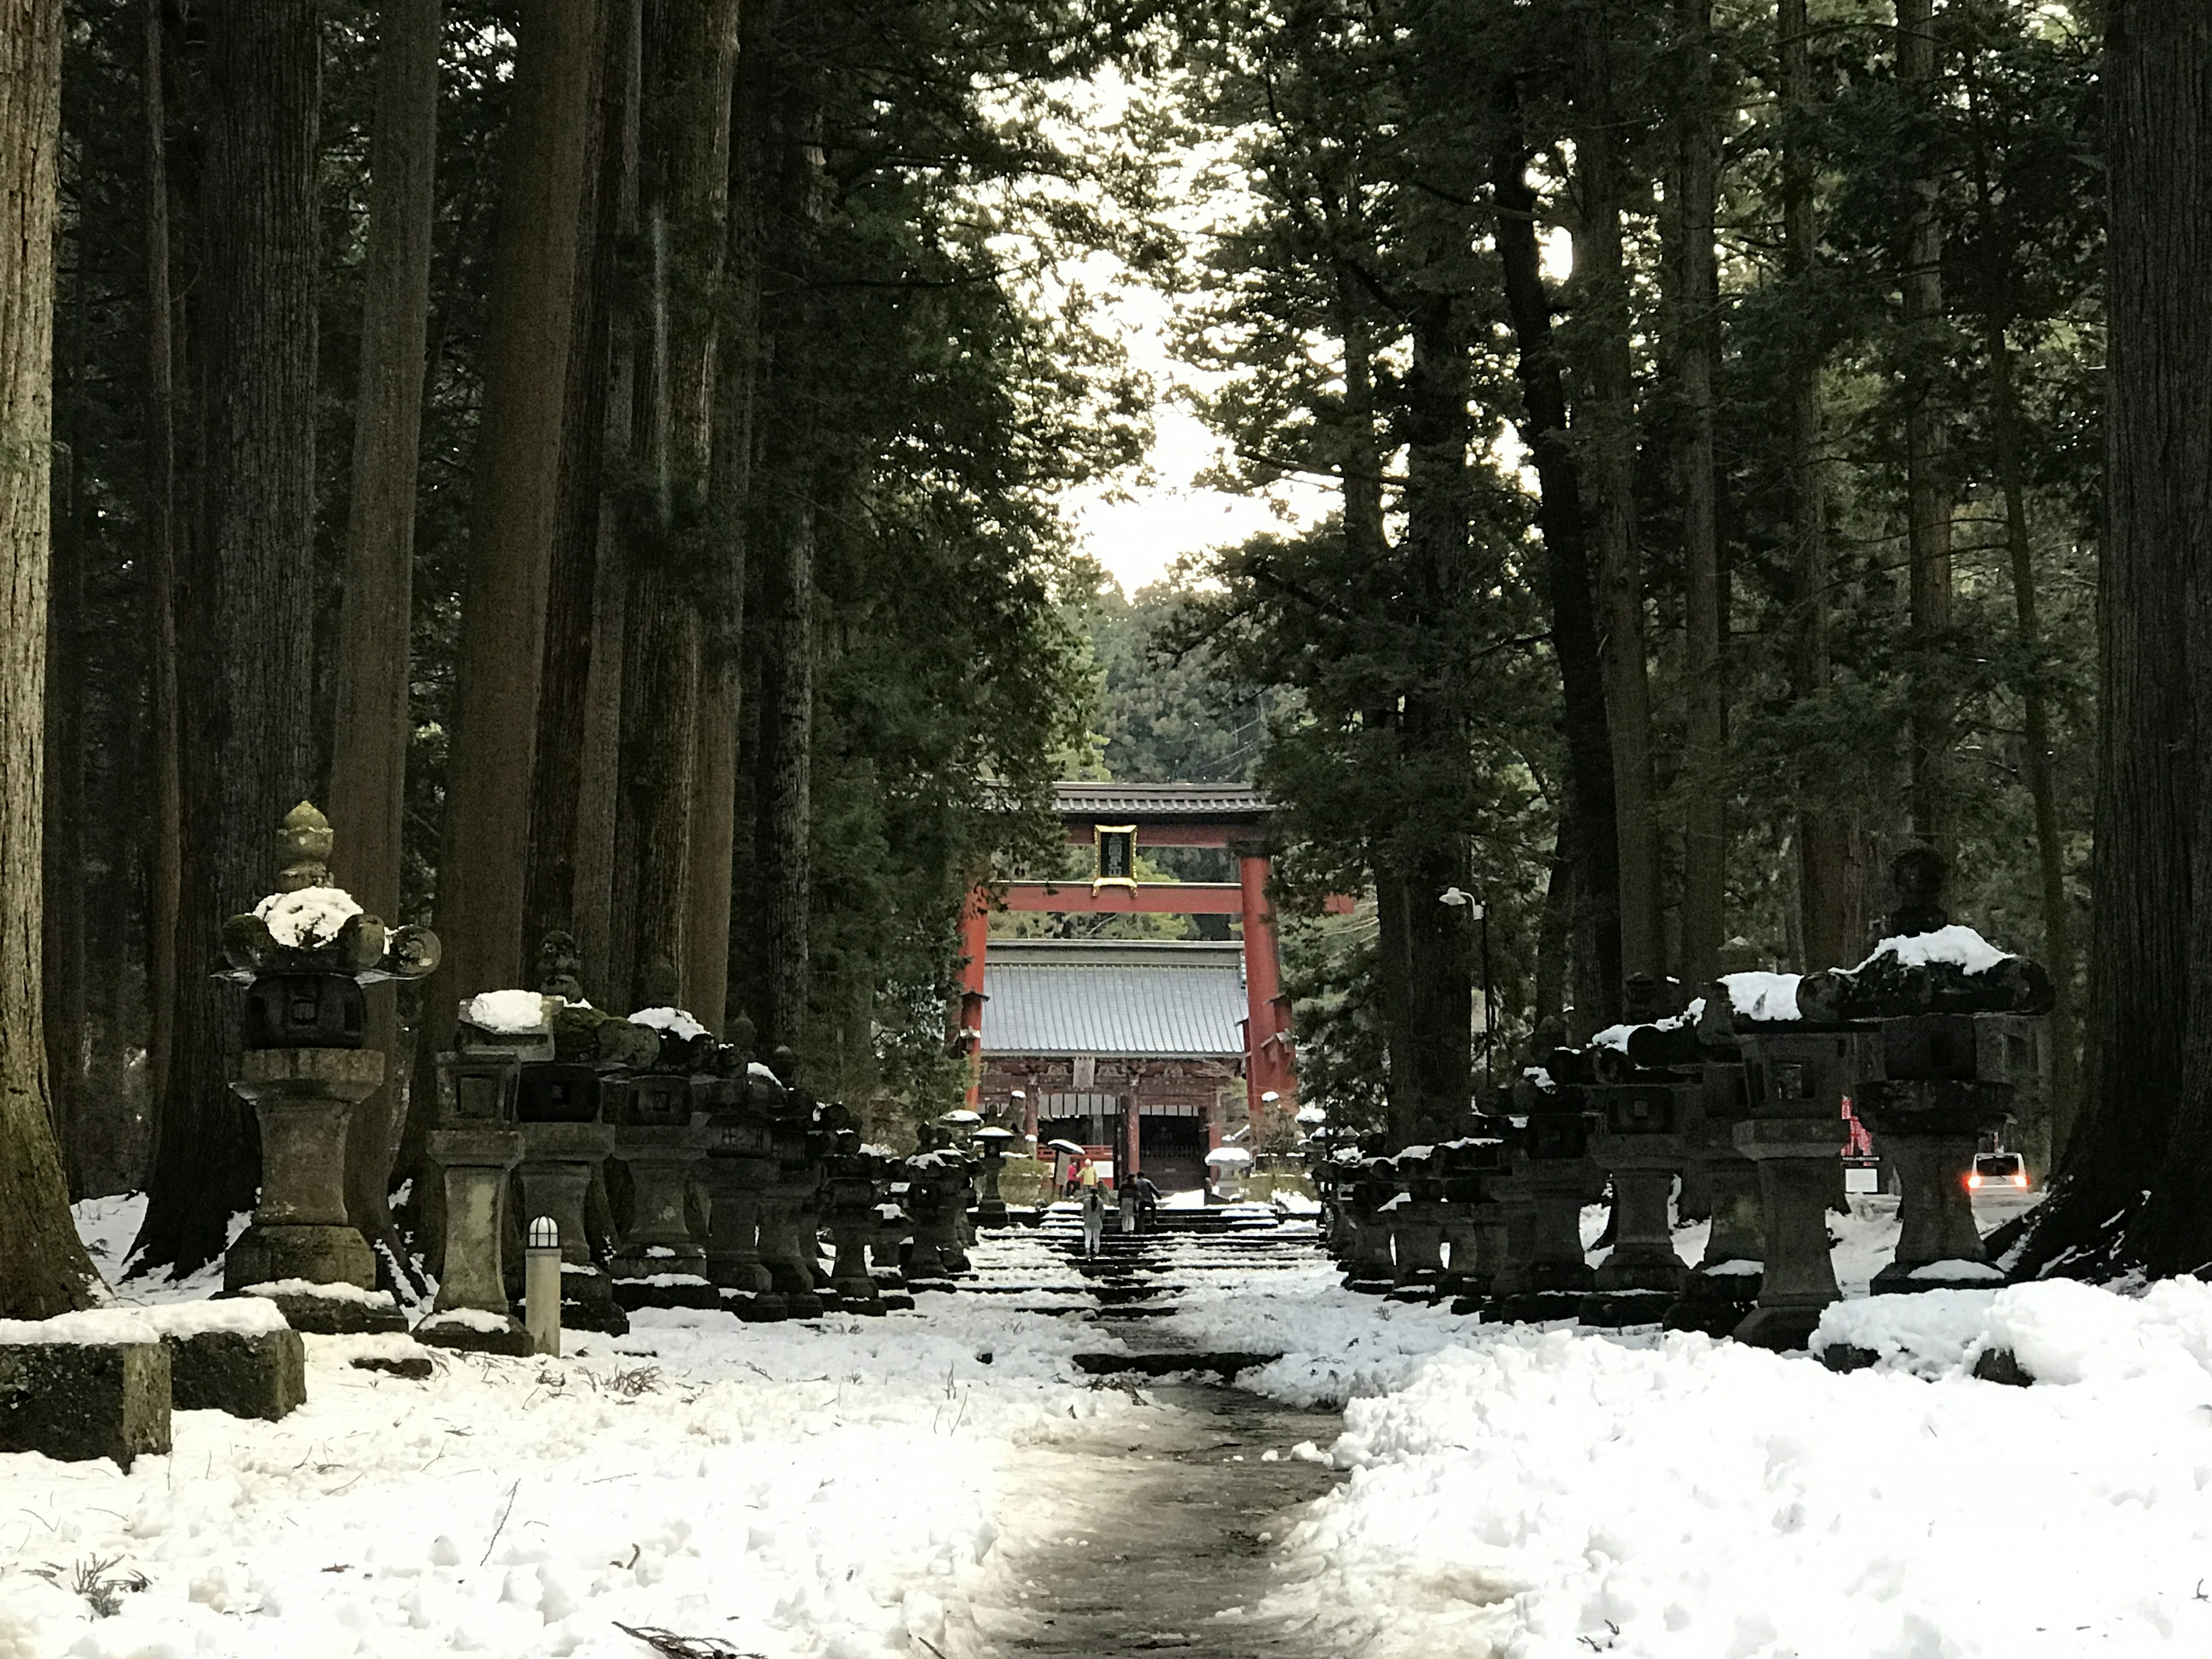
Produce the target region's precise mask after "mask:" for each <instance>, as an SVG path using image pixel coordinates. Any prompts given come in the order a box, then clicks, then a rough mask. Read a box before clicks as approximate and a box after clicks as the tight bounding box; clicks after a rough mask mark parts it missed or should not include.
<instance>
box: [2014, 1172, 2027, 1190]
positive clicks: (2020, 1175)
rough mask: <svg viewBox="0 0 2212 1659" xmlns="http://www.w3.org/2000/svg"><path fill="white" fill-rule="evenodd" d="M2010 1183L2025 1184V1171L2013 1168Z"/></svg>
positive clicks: (2017, 1185)
mask: <svg viewBox="0 0 2212 1659" xmlns="http://www.w3.org/2000/svg"><path fill="white" fill-rule="evenodd" d="M2012 1184H2013V1185H2014V1186H2015V1187H2025V1186H2027V1170H2014V1171H2013V1174H2012Z"/></svg>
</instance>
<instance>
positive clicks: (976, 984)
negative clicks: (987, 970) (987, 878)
mask: <svg viewBox="0 0 2212 1659" xmlns="http://www.w3.org/2000/svg"><path fill="white" fill-rule="evenodd" d="M990 943H991V910H990V894H989V893H988V891H987V890H985V889H984V888H981V887H975V888H971V889H969V893H968V908H966V909H965V910H963V911H962V912H961V915H960V949H961V952H962V960H961V963H960V1032H959V1036H958V1039H957V1040H958V1042H959V1043H960V1044H961V1045H962V1047H963V1048H965V1049H966V1051H967V1059H968V1109H969V1111H971V1112H972V1111H974V1110H975V1109H976V1108H977V1107H978V1106H979V1105H980V1104H981V1102H982V1098H983V953H984V952H985V951H987V950H988V949H989V948H990Z"/></svg>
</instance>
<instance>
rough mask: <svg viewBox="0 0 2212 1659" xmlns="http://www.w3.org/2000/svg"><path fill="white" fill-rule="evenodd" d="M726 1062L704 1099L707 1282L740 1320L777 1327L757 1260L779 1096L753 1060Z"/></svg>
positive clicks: (776, 1311) (771, 1293) (779, 1310)
mask: <svg viewBox="0 0 2212 1659" xmlns="http://www.w3.org/2000/svg"><path fill="white" fill-rule="evenodd" d="M730 1054H731V1056H732V1065H731V1066H730V1067H729V1071H730V1075H728V1076H727V1077H725V1078H721V1079H718V1080H717V1081H716V1083H715V1084H714V1086H713V1087H712V1089H711V1090H710V1091H708V1117H707V1126H708V1127H707V1190H708V1197H709V1200H710V1216H711V1220H712V1226H711V1230H710V1233H709V1237H708V1243H707V1276H708V1278H709V1279H713V1280H714V1283H715V1285H718V1286H719V1287H720V1291H721V1298H722V1305H723V1306H724V1307H725V1308H727V1309H728V1310H730V1311H731V1312H732V1313H734V1314H736V1315H737V1316H738V1318H740V1319H743V1320H746V1321H749V1322H761V1321H770V1320H777V1319H782V1318H784V1317H786V1316H787V1315H788V1313H789V1311H790V1310H789V1309H788V1308H787V1306H786V1305H785V1303H784V1299H783V1294H782V1292H781V1291H778V1290H777V1289H776V1287H775V1279H774V1278H773V1277H771V1276H770V1274H769V1270H768V1267H767V1265H766V1264H765V1263H764V1262H763V1261H762V1259H761V1202H762V1199H763V1195H764V1194H766V1193H767V1191H768V1189H769V1187H770V1186H772V1185H774V1184H775V1179H776V1174H777V1164H776V1161H775V1113H776V1111H777V1109H779V1108H780V1107H781V1105H782V1104H783V1102H784V1089H783V1085H781V1083H779V1082H777V1081H776V1078H775V1073H773V1072H771V1071H769V1068H768V1067H767V1066H763V1065H762V1064H761V1063H760V1062H759V1061H758V1060H753V1061H750V1062H746V1061H745V1060H744V1056H743V1054H742V1053H741V1052H739V1051H738V1050H735V1049H732V1050H731V1051H730Z"/></svg>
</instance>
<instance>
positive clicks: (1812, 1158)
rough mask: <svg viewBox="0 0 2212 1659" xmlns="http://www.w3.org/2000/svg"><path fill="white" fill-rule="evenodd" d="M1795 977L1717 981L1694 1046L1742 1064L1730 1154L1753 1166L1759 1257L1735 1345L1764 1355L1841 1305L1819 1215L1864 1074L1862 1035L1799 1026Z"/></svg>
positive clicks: (1839, 1024)
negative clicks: (1724, 1049) (1731, 1047)
mask: <svg viewBox="0 0 2212 1659" xmlns="http://www.w3.org/2000/svg"><path fill="white" fill-rule="evenodd" d="M1801 983H1802V980H1801V976H1800V975H1796V974H1764V973H1744V974H1730V975H1727V976H1726V977H1724V978H1723V979H1721V980H1718V981H1715V982H1714V985H1713V987H1712V988H1711V990H1710V991H1708V992H1707V993H1706V994H1705V1009H1704V1011H1703V1012H1702V1013H1701V1014H1700V1015H1699V1021H1698V1030H1699V1036H1700V1037H1702V1038H1703V1039H1704V1040H1705V1042H1708V1043H1710V1044H1713V1045H1715V1046H1720V1045H1723V1044H1725V1043H1728V1042H1735V1044H1736V1046H1737V1048H1738V1049H1739V1051H1740V1052H1741V1054H1742V1055H1743V1064H1744V1080H1745V1115H1744V1116H1743V1117H1742V1118H1741V1119H1740V1120H1739V1121H1737V1122H1736V1124H1735V1128H1734V1133H1735V1145H1736V1150H1737V1151H1738V1152H1741V1153H1742V1154H1743V1155H1744V1156H1745V1157H1746V1158H1750V1159H1751V1160H1752V1161H1753V1163H1755V1164H1758V1166H1759V1200H1760V1211H1761V1216H1762V1224H1763V1225H1762V1228H1761V1231H1762V1232H1763V1234H1764V1236H1765V1259H1764V1261H1762V1263H1761V1271H1760V1273H1759V1300H1758V1302H1757V1304H1756V1305H1754V1307H1753V1310H1752V1311H1751V1312H1750V1313H1749V1314H1748V1315H1747V1316H1745V1318H1744V1319H1743V1321H1742V1322H1741V1323H1740V1324H1738V1325H1737V1326H1736V1328H1735V1331H1734V1333H1733V1334H1734V1335H1735V1338H1736V1340H1738V1341H1741V1342H1748V1343H1752V1344H1753V1345H1754V1346H1759V1347H1762V1348H1774V1349H1784V1348H1798V1347H1802V1346H1804V1344H1805V1341H1806V1339H1807V1338H1808V1337H1809V1336H1811V1335H1812V1334H1813V1328H1814V1326H1815V1325H1817V1324H1819V1323H1820V1310H1822V1309H1823V1308H1826V1306H1827V1305H1828V1304H1830V1303H1832V1302H1834V1301H1835V1300H1837V1299H1838V1297H1839V1296H1840V1295H1841V1292H1840V1291H1838V1288H1837V1285H1836V1272H1835V1267H1834V1265H1833V1264H1832V1262H1831V1261H1830V1260H1829V1257H1828V1251H1829V1243H1828V1206H1829V1202H1830V1200H1832V1198H1833V1197H1834V1196H1835V1193H1836V1175H1837V1170H1838V1167H1839V1165H1838V1159H1839V1158H1841V1157H1842V1154H1843V1149H1844V1137H1845V1128H1844V1115H1843V1112H1844V1104H1843V1103H1844V1094H1845V1092H1846V1091H1848V1090H1849V1089H1850V1086H1851V1084H1852V1081H1853V1079H1856V1078H1857V1077H1860V1076H1862V1075H1863V1074H1864V1069H1865V1062H1864V1055H1865V1053H1866V1045H1867V1042H1868V1039H1869V1030H1868V1028H1866V1027H1864V1026H1862V1025H1856V1024H1851V1023H1850V1022H1849V1021H1844V1020H1836V1019H1820V1018H1806V1017H1805V1016H1804V1015H1803V1013H1802V1012H1801V1010H1800V1009H1799V1007H1798V1002H1797V992H1798V987H1799V985H1800V984H1801Z"/></svg>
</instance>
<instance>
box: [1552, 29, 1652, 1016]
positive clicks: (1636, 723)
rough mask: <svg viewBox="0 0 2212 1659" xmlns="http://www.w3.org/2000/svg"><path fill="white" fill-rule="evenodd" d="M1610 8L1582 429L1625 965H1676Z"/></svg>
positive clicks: (1590, 235)
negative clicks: (1663, 882) (1658, 758)
mask: <svg viewBox="0 0 2212 1659" xmlns="http://www.w3.org/2000/svg"><path fill="white" fill-rule="evenodd" d="M1617 21H1618V20H1616V19H1615V18H1613V16H1612V15H1611V14H1610V12H1609V11H1608V10H1607V9H1605V8H1602V7H1601V8H1600V9H1598V10H1597V11H1595V12H1594V13H1593V14H1592V15H1591V16H1590V17H1589V20H1588V21H1587V23H1586V24H1585V27H1584V32H1583V102H1584V112H1585V114H1586V121H1585V124H1584V126H1583V131H1582V133H1581V134H1580V136H1579V137H1578V139H1577V144H1576V156H1577V161H1578V162H1579V164H1580V167H1581V172H1582V179H1581V184H1582V197H1583V200H1582V216H1581V223H1580V225H1579V227H1578V228H1577V234H1576V237H1575V265H1576V281H1577V286H1578V288H1579V289H1580V290H1581V292H1580V300H1579V304H1578V307H1577V311H1578V313H1579V314H1578V315H1577V319H1576V327H1575V330H1574V332H1575V334H1576V335H1577V337H1578V343H1579V345H1580V348H1581V354H1580V355H1581V356H1582V358H1583V362H1582V369H1581V376H1580V379H1581V384H1582V387H1583V391H1582V394H1581V395H1580V396H1579V397H1578V398H1577V402H1576V409H1575V428H1576V431H1575V436H1576V440H1577V447H1578V448H1579V449H1580V450H1581V452H1582V454H1583V458H1584V460H1585V464H1586V467H1587V474H1588V479H1589V487H1590V488H1589V493H1590V495H1592V496H1594V497H1595V509H1596V510H1595V515H1594V516H1595V529H1596V532H1597V536H1596V540H1597V571H1598V577H1597V580H1598V592H1599V593H1600V595H1601V599H1602V620H1601V653H1602V654H1601V660H1602V664H1603V669H1604V677H1605V708H1606V714H1607V721H1608V728H1609V733H1610V736H1611V738H1612V744H1613V833H1614V837H1615V841H1616V843H1617V845H1618V847H1619V849H1620V851H1619V854H1618V857H1619V867H1620V965H1621V972H1622V974H1623V975H1624V976H1626V975H1646V976H1649V977H1651V978H1655V979H1656V978H1658V977H1660V976H1662V975H1664V974H1665V973H1666V971H1667V951H1666V939H1665V934H1664V931H1663V922H1662V908H1663V900H1662V894H1661V891H1660V866H1659V808H1658V799H1657V798H1658V787H1657V785H1656V782H1655V781H1654V771H1653V765H1652V738H1651V687H1650V670H1649V665H1648V664H1647V661H1646V658H1645V653H1644V571H1643V561H1642V557H1641V556H1640V553H1639V550H1638V546H1637V526H1636V447H1637V420H1636V383H1635V370H1634V361H1633V357H1632V351H1631V346H1630V338H1629V337H1630V331H1631V328H1632V321H1633V319H1632V317H1631V314H1630V309H1629V298H1628V276H1627V271H1626V268H1625V267H1624V266H1623V264H1622V262H1621V252H1620V199H1621V190H1622V185H1623V180H1622V177H1621V171H1622V167H1621V139H1620V124H1619V117H1618V114H1617V112H1616V111H1615V110H1614V108H1613V66H1612V52H1611V46H1610V35H1611V31H1612V30H1613V28H1614V27H1617Z"/></svg>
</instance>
